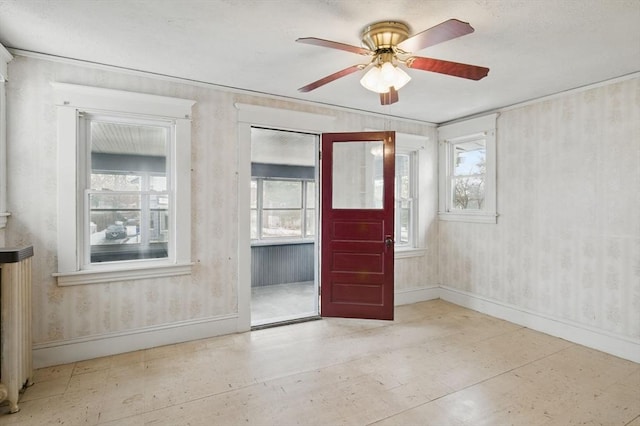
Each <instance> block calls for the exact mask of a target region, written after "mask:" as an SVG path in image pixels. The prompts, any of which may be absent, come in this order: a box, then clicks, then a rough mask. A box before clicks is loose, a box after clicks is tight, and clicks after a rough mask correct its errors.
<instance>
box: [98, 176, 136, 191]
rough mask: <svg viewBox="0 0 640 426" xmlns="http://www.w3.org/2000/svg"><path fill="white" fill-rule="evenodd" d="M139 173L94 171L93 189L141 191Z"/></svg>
mask: <svg viewBox="0 0 640 426" xmlns="http://www.w3.org/2000/svg"><path fill="white" fill-rule="evenodd" d="M141 183H142V179H141V177H140V176H139V175H131V174H108V173H92V174H91V189H93V190H98V191H140V188H141V186H140V184H141Z"/></svg>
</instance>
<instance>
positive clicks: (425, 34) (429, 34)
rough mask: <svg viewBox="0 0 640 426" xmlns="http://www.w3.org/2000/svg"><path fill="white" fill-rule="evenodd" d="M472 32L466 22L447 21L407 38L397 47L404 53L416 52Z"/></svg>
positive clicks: (471, 28)
mask: <svg viewBox="0 0 640 426" xmlns="http://www.w3.org/2000/svg"><path fill="white" fill-rule="evenodd" d="M473 31H474V29H473V27H472V26H471V25H469V23H468V22H462V21H459V20H457V19H449V20H448V21H444V22H442V23H440V24H438V25H436V26H435V27H431V28H429V29H428V30H424V31H422V32H421V33H418V34H415V35H414V36H412V37H409V38H408V39H406V40H405V41H403V42H402V43H399V44H398V47H399V48H400V49H402V50H404V51H405V52H417V51H418V50H422V49H424V48H427V47H429V46H433V45H435V44H438V43H442V42H445V41H448V40H451V39H454V38H458V37H461V36H463V35H466V34H470V33H472V32H473Z"/></svg>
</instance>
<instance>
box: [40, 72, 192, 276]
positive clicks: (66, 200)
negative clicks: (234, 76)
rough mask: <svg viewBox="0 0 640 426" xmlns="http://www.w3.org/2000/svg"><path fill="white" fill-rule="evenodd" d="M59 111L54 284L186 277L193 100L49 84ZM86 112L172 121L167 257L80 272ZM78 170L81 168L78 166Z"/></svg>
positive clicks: (189, 233)
mask: <svg viewBox="0 0 640 426" xmlns="http://www.w3.org/2000/svg"><path fill="white" fill-rule="evenodd" d="M52 86H53V89H54V103H55V105H56V106H57V110H58V272H57V273H54V274H53V275H54V276H55V277H57V279H58V285H60V286H66V285H78V284H95V283H102V282H111V281H121V280H131V279H145V278H158V277H166V276H173V275H185V274H190V273H191V265H192V262H191V173H190V170H191V119H190V117H191V107H192V106H193V105H194V104H195V101H192V100H187V99H178V98H170V97H165V96H157V95H149V94H142V93H134V92H125V91H119V90H111V89H103V88H98V87H87V86H79V85H74V84H66V83H52ZM83 111H86V112H93V113H106V114H116V115H129V116H137V117H140V118H145V117H146V118H150V119H152V120H158V119H163V120H170V121H172V122H173V123H174V129H175V134H174V144H173V146H172V149H173V151H172V152H171V157H172V159H173V161H174V164H173V167H172V170H171V173H172V175H171V179H172V180H173V182H174V185H175V186H174V188H175V189H174V191H175V195H174V203H173V206H172V212H171V214H172V215H173V216H172V217H174V218H180V220H174V221H173V222H172V225H171V235H172V236H173V238H174V240H175V244H174V250H173V253H171V254H170V257H169V258H168V259H162V260H144V261H132V262H112V263H111V262H110V263H108V264H104V265H92V267H91V269H83V267H82V265H81V261H82V258H81V254H80V250H82V249H83V246H82V235H81V231H80V230H79V226H81V224H82V222H83V221H82V215H83V214H84V212H83V209H82V205H80V203H78V199H79V198H78V197H79V195H80V196H81V195H82V194H79V185H78V182H79V179H80V177H79V176H78V173H79V171H78V169H79V168H78V167H77V165H78V164H83V163H78V162H79V161H83V160H81V159H80V158H79V150H78V140H79V139H78V138H79V126H78V114H79V113H81V112H83ZM80 169H81V168H80Z"/></svg>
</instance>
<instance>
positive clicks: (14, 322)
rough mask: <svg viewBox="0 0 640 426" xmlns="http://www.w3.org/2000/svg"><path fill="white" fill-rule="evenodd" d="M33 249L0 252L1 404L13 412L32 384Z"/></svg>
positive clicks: (4, 249)
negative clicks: (22, 393)
mask: <svg viewBox="0 0 640 426" xmlns="http://www.w3.org/2000/svg"><path fill="white" fill-rule="evenodd" d="M32 256H33V247H32V246H29V247H24V248H19V249H7V248H2V249H0V319H1V323H0V345H1V350H0V353H1V358H0V401H4V400H5V399H6V400H7V401H8V402H9V411H10V412H11V413H16V412H17V411H18V410H19V408H18V396H19V393H20V392H22V391H23V390H24V389H25V388H26V387H27V386H30V385H31V384H33V381H32V379H33V362H32V354H31V349H32V336H31V257H32Z"/></svg>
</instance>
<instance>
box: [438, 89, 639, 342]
mask: <svg viewBox="0 0 640 426" xmlns="http://www.w3.org/2000/svg"><path fill="white" fill-rule="evenodd" d="M497 126H498V134H497V163H498V170H497V173H498V192H497V201H498V213H499V214H500V216H499V218H498V224H497V225H484V224H465V223H454V222H441V223H440V234H439V250H440V253H441V256H440V279H441V282H442V284H443V285H446V286H450V287H454V288H457V289H460V290H465V291H469V292H472V293H475V294H477V295H480V296H484V297H488V298H491V299H494V300H497V301H500V302H505V303H508V304H512V305H515V306H517V307H519V308H523V309H527V310H531V311H533V312H536V313H539V314H542V315H548V316H551V317H554V318H560V319H563V320H568V321H573V322H576V323H579V324H582V325H585V326H588V327H593V328H595V329H599V330H603V331H605V332H609V333H613V334H617V335H621V336H623V337H628V338H633V339H638V338H640V213H639V212H640V79H638V78H635V79H632V80H627V81H623V82H619V83H615V84H609V85H605V86H602V87H598V88H592V89H590V90H587V91H583V92H579V93H574V94H568V95H565V96H562V97H558V98H555V99H552V100H546V101H542V102H538V103H534V104H531V105H528V106H523V107H520V108H516V109H512V110H508V111H505V112H503V113H501V114H500V116H499V118H498V124H497Z"/></svg>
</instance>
